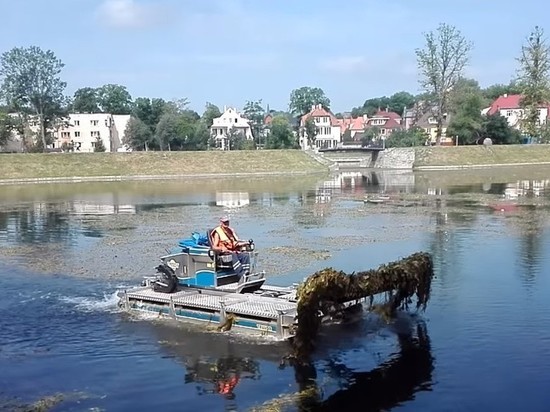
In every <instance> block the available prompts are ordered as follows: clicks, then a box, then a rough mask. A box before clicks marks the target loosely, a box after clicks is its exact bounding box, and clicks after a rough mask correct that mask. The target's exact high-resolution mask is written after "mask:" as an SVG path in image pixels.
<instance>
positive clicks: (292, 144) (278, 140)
mask: <svg viewBox="0 0 550 412" xmlns="http://www.w3.org/2000/svg"><path fill="white" fill-rule="evenodd" d="M296 147H297V143H296V137H295V136H294V132H293V131H292V127H291V125H290V122H289V121H288V118H287V117H286V116H284V115H277V116H274V117H273V119H272V120H271V126H270V133H269V136H268V137H267V143H266V149H292V148H296Z"/></svg>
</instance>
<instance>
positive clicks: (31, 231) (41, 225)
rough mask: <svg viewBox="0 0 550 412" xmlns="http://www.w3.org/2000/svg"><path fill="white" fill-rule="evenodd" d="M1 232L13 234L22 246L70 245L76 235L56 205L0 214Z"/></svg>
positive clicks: (40, 205) (44, 205)
mask: <svg viewBox="0 0 550 412" xmlns="http://www.w3.org/2000/svg"><path fill="white" fill-rule="evenodd" d="M0 230H2V231H6V232H10V233H13V236H14V239H13V240H14V241H15V242H16V243H22V244H35V243H50V242H56V243H70V242H71V240H72V238H73V237H75V235H76V234H75V232H74V230H73V228H72V227H71V224H70V221H69V219H68V216H67V214H66V213H65V212H64V211H60V210H58V205H55V204H39V205H38V206H35V207H34V208H32V209H26V210H17V211H9V212H0Z"/></svg>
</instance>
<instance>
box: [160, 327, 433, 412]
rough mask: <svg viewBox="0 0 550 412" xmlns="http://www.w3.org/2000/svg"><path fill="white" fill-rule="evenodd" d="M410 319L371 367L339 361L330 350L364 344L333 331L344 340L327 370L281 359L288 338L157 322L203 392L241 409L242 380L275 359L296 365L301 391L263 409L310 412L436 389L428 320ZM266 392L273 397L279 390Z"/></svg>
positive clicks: (383, 404)
mask: <svg viewBox="0 0 550 412" xmlns="http://www.w3.org/2000/svg"><path fill="white" fill-rule="evenodd" d="M407 322H412V323H409V324H408V326H407V327H404V328H400V330H398V331H395V333H396V336H397V347H398V350H397V352H395V353H393V354H391V355H390V357H389V359H387V360H385V361H383V362H382V363H380V364H379V365H378V366H377V367H375V368H374V369H372V370H368V371H357V370H354V369H351V368H350V367H348V366H347V365H346V364H345V363H343V362H341V361H338V360H336V358H337V356H335V357H334V356H333V357H331V355H330V351H332V352H334V351H336V352H334V354H336V355H338V354H339V353H344V352H347V351H349V349H350V347H351V346H354V345H363V344H364V342H363V343H360V342H359V341H358V340H353V343H352V342H350V341H347V342H343V341H341V340H344V339H345V336H344V335H342V336H341V337H340V338H338V337H336V336H335V335H334V333H332V332H331V335H332V337H331V339H330V341H331V342H333V343H334V342H339V343H335V345H336V347H335V348H332V349H329V347H328V346H325V348H324V350H329V354H326V356H328V357H329V361H328V362H323V364H322V373H319V372H318V370H317V368H318V366H316V365H314V364H308V365H298V364H293V363H290V364H289V363H286V364H285V363H284V362H282V363H281V361H282V359H283V358H284V356H285V355H286V354H287V353H288V350H289V347H288V346H287V344H286V343H284V342H282V343H281V342H273V343H271V344H270V343H267V344H266V343H263V344H255V343H252V342H250V341H242V340H236V341H233V340H230V339H229V338H227V337H226V336H221V335H213V334H207V333H201V332H197V331H196V330H195V331H190V330H188V329H185V330H182V329H180V328H174V327H167V326H161V325H156V327H155V333H156V334H157V335H158V337H159V340H160V342H161V344H162V346H163V348H164V350H165V351H166V353H167V354H169V356H170V357H174V358H175V359H176V360H178V361H179V362H181V363H182V364H183V365H184V366H185V369H186V373H185V377H184V383H185V384H186V385H194V386H195V388H196V393H197V394H198V395H199V396H208V395H210V396H221V397H222V398H223V399H225V401H226V402H227V404H226V409H231V410H238V407H237V406H238V403H239V399H240V398H241V397H244V398H249V399H250V396H249V395H243V392H242V391H241V390H239V387H240V385H241V384H242V382H244V381H260V380H261V379H262V371H261V368H262V365H263V366H264V367H265V365H266V363H269V364H272V365H279V373H284V370H285V369H287V368H291V370H292V371H293V376H294V379H295V382H296V386H297V388H298V393H296V394H295V395H294V396H290V397H283V398H280V399H277V398H276V399H274V400H273V401H269V402H267V403H264V407H265V408H264V409H262V408H260V410H273V409H270V406H271V405H272V406H274V407H275V406H276V407H277V408H278V409H277V410H283V409H281V407H284V406H286V407H289V406H291V405H292V404H293V405H294V406H296V407H297V408H298V409H299V410H308V411H336V410H355V409H357V405H361V410H366V411H379V410H389V409H391V408H393V407H395V406H397V405H400V404H401V403H403V402H405V401H408V400H412V399H414V395H415V393H417V392H419V391H428V390H430V389H431V385H432V372H433V370H434V358H433V356H432V353H431V344H430V338H429V336H428V332H427V327H426V325H425V323H424V322H422V321H412V320H410V319H409V320H408V321H407ZM371 327H372V325H371ZM333 332H336V329H335V330H334V331H333ZM325 345H327V344H325ZM328 345H330V344H328ZM319 356H323V357H324V356H325V355H323V354H320V355H319ZM264 373H265V371H264ZM321 375H322V377H321ZM273 378H274V377H273V376H270V379H273ZM327 379H330V380H331V381H334V382H337V386H338V387H339V389H337V390H335V391H333V393H330V394H323V392H322V390H321V389H320V385H326V381H327ZM275 381H277V379H275ZM247 387H248V388H250V386H247ZM243 390H244V389H243ZM283 390H285V389H284V388H283ZM258 395H260V394H258ZM265 396H266V397H270V396H271V397H272V396H273V393H272V392H271V393H267V394H265ZM256 398H260V399H261V397H260V396H256ZM285 399H286V400H285Z"/></svg>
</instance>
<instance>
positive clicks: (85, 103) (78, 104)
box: [71, 87, 99, 113]
mask: <svg viewBox="0 0 550 412" xmlns="http://www.w3.org/2000/svg"><path fill="white" fill-rule="evenodd" d="M71 110H72V111H74V112H76V113H98V112H99V103H98V98H97V90H96V89H94V88H93V87H83V88H81V89H78V90H77V91H76V92H74V96H73V101H72V104H71Z"/></svg>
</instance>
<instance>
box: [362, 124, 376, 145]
mask: <svg viewBox="0 0 550 412" xmlns="http://www.w3.org/2000/svg"><path fill="white" fill-rule="evenodd" d="M378 139H380V128H379V127H378V126H373V127H367V128H366V129H365V130H364V131H363V137H362V138H361V146H363V147H366V146H368V145H370V144H372V143H373V142H376V141H377V140H378Z"/></svg>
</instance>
